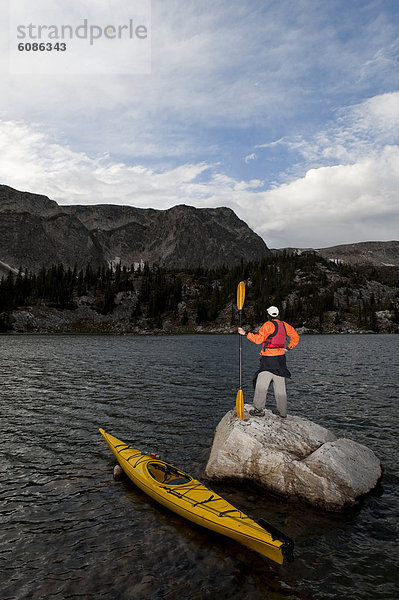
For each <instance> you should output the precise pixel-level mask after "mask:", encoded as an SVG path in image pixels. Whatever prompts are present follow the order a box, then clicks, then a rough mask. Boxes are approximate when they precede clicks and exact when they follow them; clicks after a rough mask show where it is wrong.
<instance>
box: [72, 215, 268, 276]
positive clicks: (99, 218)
mask: <svg viewBox="0 0 399 600" xmlns="http://www.w3.org/2000/svg"><path fill="white" fill-rule="evenodd" d="M62 209H63V210H65V211H66V212H68V213H69V214H71V215H75V216H77V217H78V218H79V219H80V221H81V222H82V223H83V224H84V225H85V226H86V227H87V229H88V230H89V231H90V232H91V233H92V234H93V236H94V237H95V238H96V239H97V240H98V242H99V244H100V245H101V247H102V248H103V250H104V255H105V258H106V260H107V261H108V262H112V261H114V260H117V261H119V260H120V261H121V263H122V264H123V265H126V266H128V267H130V265H132V264H133V263H139V262H140V261H144V262H147V261H148V262H149V263H150V264H152V263H158V264H160V265H167V266H168V267H177V268H190V267H208V268H210V267H216V266H220V265H222V264H226V265H228V266H232V265H234V264H237V263H239V262H240V261H241V259H243V260H245V261H251V260H258V259H259V258H261V257H262V256H265V255H266V254H268V253H269V250H268V248H267V246H266V244H265V243H264V241H263V240H262V239H261V238H260V237H259V236H258V235H257V234H256V233H254V232H253V231H252V230H251V229H250V228H249V227H248V226H247V225H246V224H245V223H244V222H243V221H241V220H240V219H239V218H238V217H237V215H236V214H235V213H234V212H233V211H232V210H230V209H229V208H201V209H199V208H194V207H192V206H185V205H180V206H174V207H173V208H170V209H169V210H154V209H140V208H133V207H130V206H113V205H98V206H93V207H91V206H67V207H62Z"/></svg>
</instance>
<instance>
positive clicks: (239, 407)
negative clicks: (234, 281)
mask: <svg viewBox="0 0 399 600" xmlns="http://www.w3.org/2000/svg"><path fill="white" fill-rule="evenodd" d="M244 300H245V283H244V282H243V281H240V283H239V284H238V287H237V308H238V314H239V315H240V327H241V321H242V307H243V305H244ZM239 338H240V350H239V364H240V389H239V390H238V392H237V398H236V412H237V417H238V418H239V419H244V394H243V393H242V389H241V388H242V385H241V362H242V335H241V334H239Z"/></svg>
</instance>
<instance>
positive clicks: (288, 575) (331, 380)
mask: <svg viewBox="0 0 399 600" xmlns="http://www.w3.org/2000/svg"><path fill="white" fill-rule="evenodd" d="M237 337H238V336H229V335H225V336H224V335H220V336H209V335H203V336H194V335H193V336H191V335H188V336H166V337H153V336H146V337H134V336H122V337H118V336H62V335H60V336H40V335H38V336H0V364H1V373H0V405H1V424H0V431H1V449H2V460H1V472H2V484H1V518H2V525H1V529H0V535H1V542H0V551H1V555H0V556H1V565H0V567H1V568H0V579H1V581H0V589H1V594H0V595H1V598H2V600H11V599H13V600H14V599H24V600H25V599H34V600H39V599H46V600H61V599H70V598H71V599H72V598H73V599H77V598H81V599H84V600H91V599H93V600H94V599H95V600H98V599H107V600H119V599H120V600H140V599H145V600H149V599H151V600H152V599H154V600H155V599H158V598H165V599H171V600H174V599H180V598H183V599H186V600H205V599H213V598H215V599H216V598H217V600H223V599H229V600H237V599H246V600H247V599H248V600H258V599H259V600H261V599H262V600H265V599H267V600H268V599H270V600H283V599H284V600H294V599H295V600H297V599H306V600H324V599H330V598H340V599H341V598H344V599H345V600H352V599H353V600H366V599H367V600H397V598H398V597H399V590H398V575H397V565H398V551H397V527H398V516H399V510H398V509H399V499H398V487H397V485H398V481H399V474H398V469H397V446H398V387H397V383H398V339H399V338H398V336H396V335H391V336H390V335H347V336H345V335H342V336H308V337H306V336H303V337H302V338H301V341H300V345H299V346H298V348H297V349H295V350H294V351H293V352H291V353H290V354H289V355H288V363H289V368H290V370H291V372H292V375H293V377H292V380H291V381H289V383H288V395H289V404H288V409H289V411H290V412H292V413H294V414H296V415H300V416H304V417H308V418H310V419H312V420H314V421H316V422H318V423H319V424H321V425H323V426H326V427H328V428H330V429H332V430H333V431H334V432H335V433H336V434H337V435H338V436H342V437H349V438H351V439H353V440H355V441H357V442H360V443H363V444H366V445H367V446H368V447H370V448H371V449H372V450H374V452H375V453H376V454H377V455H378V456H379V458H380V459H381V461H382V463H383V466H384V476H383V481H382V489H381V490H380V491H379V493H375V494H373V495H371V496H369V497H367V498H366V499H365V500H364V501H363V502H362V504H361V506H360V507H358V508H356V509H352V510H349V511H346V512H344V513H340V514H334V513H332V514H329V513H325V512H321V511H316V510H314V509H311V508H308V507H305V506H304V505H299V504H295V503H288V502H285V501H282V500H278V499H276V498H273V497H270V496H267V495H266V494H264V493H261V492H259V490H253V489H249V488H247V487H245V486H242V485H236V486H235V485H231V484H229V485H227V484H226V485H225V484H223V485H222V484H218V485H212V486H211V487H213V488H214V489H215V490H216V491H217V492H218V493H220V494H221V495H223V496H224V497H225V498H226V499H228V500H229V501H230V502H232V503H233V504H234V505H236V506H239V507H240V508H242V509H243V510H244V511H245V512H248V513H249V514H251V515H254V516H256V517H261V518H265V519H266V520H267V521H269V522H270V523H272V524H274V525H275V526H276V527H277V528H279V529H281V530H283V531H284V532H285V533H287V534H288V535H289V536H290V537H292V538H293V540H294V541H295V561H294V562H293V563H291V564H288V565H283V566H279V565H277V564H275V563H273V562H271V561H269V560H267V559H266V558H263V557H262V556H260V555H258V554H256V553H254V552H252V551H250V550H248V549H246V548H244V547H243V546H241V545H239V544H238V543H236V542H233V541H232V540H229V539H228V538H224V537H222V536H218V535H216V534H213V533H211V532H208V531H207V530H204V529H201V528H199V527H197V526H195V525H193V524H190V523H189V522H188V521H185V520H184V519H182V518H180V517H178V516H177V515H175V514H173V513H170V512H168V511H167V510H166V509H164V508H162V507H161V506H159V505H158V504H156V503H155V502H153V501H152V500H151V499H150V498H148V497H147V496H146V495H145V494H143V493H142V492H141V491H140V490H138V489H136V488H135V487H134V486H133V484H130V483H129V481H123V482H114V480H113V477H112V470H113V466H114V464H115V461H114V459H113V456H112V454H111V452H110V451H109V449H108V447H107V446H106V444H105V442H104V440H103V438H102V436H101V435H100V434H99V433H98V427H103V428H104V429H105V430H106V431H109V432H110V433H112V434H114V435H115V436H117V437H119V438H120V439H122V440H123V441H126V442H129V443H131V444H132V445H134V446H136V447H138V448H140V449H142V450H150V451H157V452H159V453H160V454H161V456H162V457H163V458H164V459H165V460H167V461H169V462H171V463H172V464H175V465H176V466H179V467H180V468H182V469H183V470H185V471H187V472H189V473H191V474H192V475H193V476H194V477H197V478H201V475H202V473H203V470H204V468H205V465H206V461H207V457H208V453H209V450H210V447H211V444H212V439H213V433H214V429H215V427H216V425H217V423H218V422H219V421H220V419H221V418H222V417H223V415H224V414H225V413H226V412H227V411H228V410H229V409H231V408H233V407H234V405H235V396H236V392H237V388H238V340H237ZM257 364H258V357H257V348H256V346H254V345H253V344H251V343H250V342H247V341H246V340H244V343H243V384H244V385H243V390H244V398H245V400H246V401H247V402H248V401H250V400H251V398H252V375H253V373H254V371H255V370H256V368H257ZM269 406H271V404H270V405H269Z"/></svg>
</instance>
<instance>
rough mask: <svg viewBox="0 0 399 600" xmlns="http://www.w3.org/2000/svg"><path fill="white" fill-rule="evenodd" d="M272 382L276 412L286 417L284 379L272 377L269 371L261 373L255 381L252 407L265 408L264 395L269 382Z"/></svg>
mask: <svg viewBox="0 0 399 600" xmlns="http://www.w3.org/2000/svg"><path fill="white" fill-rule="evenodd" d="M271 381H272V382H273V389H274V396H275V398H276V404H277V410H278V412H279V413H280V415H281V416H283V417H285V416H286V415H287V392H286V389H285V377H280V375H273V373H270V372H269V371H261V372H260V373H259V375H258V378H257V380H256V387H255V395H254V406H255V408H265V404H266V395H267V390H268V388H269V385H270V382H271Z"/></svg>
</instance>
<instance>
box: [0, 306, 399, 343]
mask: <svg viewBox="0 0 399 600" xmlns="http://www.w3.org/2000/svg"><path fill="white" fill-rule="evenodd" d="M385 312H388V311H381V313H385ZM130 314H131V307H130V306H126V303H125V302H123V301H121V302H120V303H119V305H117V306H116V308H115V309H114V311H113V312H112V313H110V314H106V315H103V314H101V313H98V312H96V311H95V310H93V309H92V308H91V307H90V306H87V305H86V306H85V305H84V304H81V305H80V306H78V308H76V309H64V310H59V309H56V308H52V307H48V306H46V305H39V306H30V307H25V308H23V309H20V310H14V311H12V312H11V313H9V314H8V315H7V318H8V325H9V328H8V331H7V333H14V334H26V333H49V334H57V333H68V334H73V333H76V334H86V333H87V334H95V333H98V334H120V335H125V334H134V335H167V334H177V335H178V334H190V333H191V334H234V333H236V332H237V326H236V325H230V324H227V323H225V322H223V321H219V322H216V323H210V324H201V325H198V324H196V323H195V319H194V318H191V319H190V320H189V322H188V323H187V324H186V325H181V324H179V323H177V322H176V320H174V319H173V316H170V317H169V318H168V316H167V317H166V318H165V319H164V320H163V323H162V327H154V326H152V324H149V323H148V322H146V320H145V319H142V320H141V321H139V322H132V320H131V319H130ZM0 316H1V315H0ZM377 318H378V320H379V323H380V327H379V331H378V333H399V330H398V328H392V326H391V321H390V319H389V316H388V315H385V314H381V315H380V314H378V313H377ZM384 321H386V323H387V326H384V324H385V323H384ZM260 325H261V323H259V326H260ZM297 331H298V333H299V334H300V335H324V334H370V333H376V332H375V331H372V330H370V329H361V328H359V327H356V326H355V325H354V324H353V323H350V322H349V321H347V322H343V323H341V324H340V325H336V324H334V323H332V324H331V326H330V327H324V329H323V331H319V330H318V329H313V328H308V327H297Z"/></svg>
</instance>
